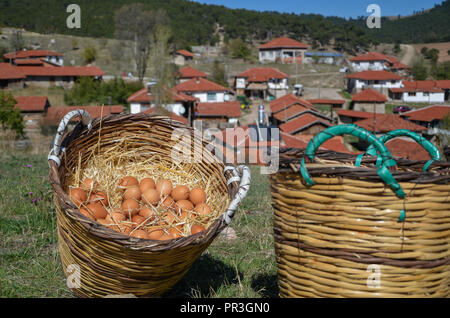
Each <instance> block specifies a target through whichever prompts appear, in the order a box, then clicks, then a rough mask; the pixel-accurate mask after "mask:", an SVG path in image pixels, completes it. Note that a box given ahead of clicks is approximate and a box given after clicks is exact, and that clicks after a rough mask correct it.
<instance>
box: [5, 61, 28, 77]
mask: <svg viewBox="0 0 450 318" xmlns="http://www.w3.org/2000/svg"><path fill="white" fill-rule="evenodd" d="M22 78H25V74H24V73H23V72H22V71H21V69H20V68H18V67H16V66H13V65H11V64H9V63H0V79H2V80H9V79H22Z"/></svg>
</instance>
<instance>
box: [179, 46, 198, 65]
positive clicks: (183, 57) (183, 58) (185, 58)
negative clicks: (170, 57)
mask: <svg viewBox="0 0 450 318" xmlns="http://www.w3.org/2000/svg"><path fill="white" fill-rule="evenodd" d="M194 56H195V55H194V53H191V52H189V51H187V50H178V51H177V52H176V53H175V59H174V63H175V64H176V65H181V66H182V65H186V63H189V62H191V61H192V60H193V59H194Z"/></svg>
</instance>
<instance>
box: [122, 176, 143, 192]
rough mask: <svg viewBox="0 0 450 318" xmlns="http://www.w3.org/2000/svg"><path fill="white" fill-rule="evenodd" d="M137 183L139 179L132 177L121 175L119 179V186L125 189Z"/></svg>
mask: <svg viewBox="0 0 450 318" xmlns="http://www.w3.org/2000/svg"><path fill="white" fill-rule="evenodd" d="M135 185H137V186H138V185H139V181H138V180H137V179H136V178H134V177H129V176H127V177H123V178H122V179H120V180H119V188H121V189H126V188H128V187H131V186H135Z"/></svg>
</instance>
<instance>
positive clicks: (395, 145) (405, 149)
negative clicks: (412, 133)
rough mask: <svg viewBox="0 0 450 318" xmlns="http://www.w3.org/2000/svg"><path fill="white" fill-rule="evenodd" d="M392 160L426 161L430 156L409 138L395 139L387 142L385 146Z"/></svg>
mask: <svg viewBox="0 0 450 318" xmlns="http://www.w3.org/2000/svg"><path fill="white" fill-rule="evenodd" d="M384 145H385V146H386V148H387V149H388V150H389V151H390V152H391V154H392V156H393V157H394V158H402V159H409V160H415V161H428V160H430V159H431V156H430V154H429V153H428V151H426V150H425V149H424V148H423V147H422V146H421V145H420V144H418V143H417V142H415V141H414V140H411V139H409V138H401V137H397V138H394V139H391V140H388V141H387V142H386V143H385V144H384Z"/></svg>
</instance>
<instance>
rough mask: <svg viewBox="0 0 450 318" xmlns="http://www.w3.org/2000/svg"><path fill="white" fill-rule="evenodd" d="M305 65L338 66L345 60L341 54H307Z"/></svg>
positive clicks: (305, 54)
mask: <svg viewBox="0 0 450 318" xmlns="http://www.w3.org/2000/svg"><path fill="white" fill-rule="evenodd" d="M304 56H305V59H304V60H303V63H305V64H306V63H308V64H330V65H333V64H338V63H339V62H340V61H342V59H343V58H344V55H343V54H341V53H335V52H305V53H304Z"/></svg>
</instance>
